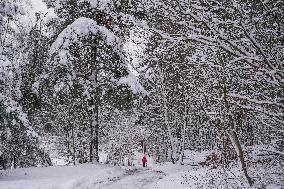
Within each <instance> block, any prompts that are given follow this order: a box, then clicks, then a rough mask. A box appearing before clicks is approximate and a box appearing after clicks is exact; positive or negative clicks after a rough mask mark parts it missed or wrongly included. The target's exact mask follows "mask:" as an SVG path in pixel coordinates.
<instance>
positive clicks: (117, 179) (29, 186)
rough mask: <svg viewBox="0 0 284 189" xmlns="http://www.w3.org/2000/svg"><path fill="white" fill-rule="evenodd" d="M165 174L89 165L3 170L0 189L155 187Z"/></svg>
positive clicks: (129, 188)
mask: <svg viewBox="0 0 284 189" xmlns="http://www.w3.org/2000/svg"><path fill="white" fill-rule="evenodd" d="M164 176H165V174H164V173H163V172H161V171H156V170H153V169H151V168H147V169H143V168H141V167H140V168H124V169H123V168H120V167H112V166H107V165H100V164H98V165H94V164H86V165H79V166H58V167H47V168H27V169H15V170H7V171H0V189H114V188H117V189H152V188H154V187H153V186H155V184H157V182H158V181H159V180H160V179H162V178H163V177H164Z"/></svg>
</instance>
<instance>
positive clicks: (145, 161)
mask: <svg viewBox="0 0 284 189" xmlns="http://www.w3.org/2000/svg"><path fill="white" fill-rule="evenodd" d="M142 163H143V167H147V158H146V156H145V155H144V157H143V158H142Z"/></svg>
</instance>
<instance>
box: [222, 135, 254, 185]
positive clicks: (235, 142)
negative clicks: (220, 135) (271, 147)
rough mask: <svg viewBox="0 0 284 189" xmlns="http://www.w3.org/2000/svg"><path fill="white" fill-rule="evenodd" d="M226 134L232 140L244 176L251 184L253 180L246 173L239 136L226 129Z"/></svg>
mask: <svg viewBox="0 0 284 189" xmlns="http://www.w3.org/2000/svg"><path fill="white" fill-rule="evenodd" d="M227 134H228V136H229V137H230V140H231V142H232V144H233V146H234V148H235V150H236V152H237V155H238V158H239V161H240V166H241V170H242V171H243V173H244V175H245V178H246V179H247V181H248V183H249V185H250V186H252V185H253V181H252V179H251V178H250V177H249V175H248V170H247V166H246V163H245V158H244V152H243V150H242V147H241V144H240V141H239V138H238V136H237V133H236V132H235V131H231V132H229V131H228V132H227Z"/></svg>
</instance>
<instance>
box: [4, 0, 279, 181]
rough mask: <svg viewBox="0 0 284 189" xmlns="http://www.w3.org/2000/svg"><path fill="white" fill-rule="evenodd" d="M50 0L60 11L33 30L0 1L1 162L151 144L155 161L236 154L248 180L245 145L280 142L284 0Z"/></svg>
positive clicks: (13, 6) (114, 152) (43, 160)
mask: <svg viewBox="0 0 284 189" xmlns="http://www.w3.org/2000/svg"><path fill="white" fill-rule="evenodd" d="M44 2H45V3H46V4H47V5H48V7H51V8H53V9H54V11H55V13H56V15H57V16H56V17H52V18H47V17H46V15H44V14H41V13H37V14H36V21H35V23H34V25H33V26H31V27H29V26H24V25H21V24H20V22H19V19H20V18H21V17H25V15H23V14H24V12H25V9H23V8H21V7H26V6H25V3H26V2H24V1H23V2H21V1H15V2H13V1H12V2H11V1H2V2H1V3H0V43H1V46H0V74H1V78H0V87H1V88H0V111H1V114H0V118H1V119H0V137H1V142H0V156H1V158H2V162H4V163H3V165H4V166H11V165H14V166H15V167H17V166H31V165H36V164H39V163H40V164H50V159H49V157H48V155H47V154H53V153H54V151H56V152H57V153H59V155H61V156H62V157H64V158H66V160H67V161H68V163H72V164H76V163H85V162H94V161H99V152H100V151H106V153H108V154H109V160H110V161H109V162H112V163H115V164H117V163H118V164H120V163H122V162H123V158H124V157H127V156H129V154H131V153H132V152H133V149H137V148H139V145H140V142H141V141H146V144H147V153H148V154H149V155H151V156H153V157H154V158H155V160H156V161H159V162H163V161H171V162H172V163H182V161H183V157H184V151H185V150H186V149H190V150H212V149H218V150H220V151H222V153H221V156H222V157H221V158H222V162H224V163H228V161H226V160H227V159H228V157H229V156H230V153H232V152H233V153H235V154H237V156H238V158H239V161H240V162H241V170H243V171H244V174H245V175H246V178H247V180H248V182H249V183H250V184H252V181H251V179H250V177H249V176H248V174H247V166H246V164H245V157H244V152H243V148H244V147H248V146H252V145H256V144H257V145H259V144H269V143H270V142H271V141H272V140H276V139H280V140H279V141H280V142H281V138H282V142H283V131H284V128H283V125H284V71H283V70H284V67H283V65H284V62H283V61H284V52H283V49H284V48H283V47H284V37H283V35H282V33H283V32H284V31H283V30H284V22H283V20H284V10H283V9H284V5H283V2H282V1H277V0H271V1H261V0H256V1H246V0H236V1H229V2H228V1H225V0H224V1H217V0H210V1H203V0H191V1H187V0H182V1H165V0H148V1H142V0H137V1H131V0H129V1H128V0H121V1H119V0H118V1H111V0H109V1H105V0H104V1H103V0H101V1H100V0H82V1H76V0H60V1H54V0H44ZM138 38H140V40H139V39H138ZM141 38H142V40H141ZM127 43H131V44H132V45H133V46H134V47H138V49H139V50H140V51H143V52H135V50H132V51H130V52H129V48H128V49H127V48H126V44H127ZM130 48H132V47H130ZM35 133H36V134H35ZM279 141H278V142H279ZM46 144H49V147H47V148H45V147H44V146H45V145H46ZM50 144H52V145H50ZM278 146H279V147H280V146H281V144H278ZM281 150H283V149H280V148H279V151H281ZM31 156H32V157H34V158H31Z"/></svg>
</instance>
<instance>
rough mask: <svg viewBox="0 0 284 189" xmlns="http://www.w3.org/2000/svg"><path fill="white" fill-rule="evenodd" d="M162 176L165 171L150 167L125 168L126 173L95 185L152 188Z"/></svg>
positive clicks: (97, 186)
mask: <svg viewBox="0 0 284 189" xmlns="http://www.w3.org/2000/svg"><path fill="white" fill-rule="evenodd" d="M164 176H165V173H163V172H161V171H155V170H152V169H132V170H127V171H126V173H125V174H124V175H123V176H121V177H116V178H113V179H110V180H109V181H108V182H105V183H99V184H98V185H96V188H98V189H113V188H125V189H128V188H129V189H131V188H136V189H147V188H152V187H153V186H154V185H155V184H156V182H157V181H158V180H160V179H162V178H163V177H164Z"/></svg>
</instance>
